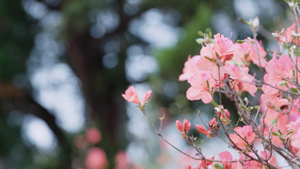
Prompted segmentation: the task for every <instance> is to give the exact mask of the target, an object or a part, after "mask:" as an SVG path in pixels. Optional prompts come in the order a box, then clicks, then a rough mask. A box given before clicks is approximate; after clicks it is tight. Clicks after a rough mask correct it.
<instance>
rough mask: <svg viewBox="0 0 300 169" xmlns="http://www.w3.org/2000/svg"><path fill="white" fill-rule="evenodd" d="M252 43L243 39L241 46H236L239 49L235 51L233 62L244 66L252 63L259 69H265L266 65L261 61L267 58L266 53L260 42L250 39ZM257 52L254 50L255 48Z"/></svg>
mask: <svg viewBox="0 0 300 169" xmlns="http://www.w3.org/2000/svg"><path fill="white" fill-rule="evenodd" d="M251 41H252V42H250V40H249V39H245V40H244V43H242V44H236V45H239V46H240V48H239V49H238V50H237V52H236V53H235V54H234V56H233V58H232V59H233V60H235V61H236V62H238V63H242V64H244V65H247V66H248V65H249V63H248V62H250V61H252V62H253V63H254V64H255V65H257V66H259V67H265V66H266V63H265V61H264V60H263V58H265V57H266V56H267V52H266V51H265V49H264V48H263V47H262V45H261V42H258V41H257V40H254V39H251ZM253 43H255V46H256V48H257V50H256V49H255V46H254V44H253Z"/></svg>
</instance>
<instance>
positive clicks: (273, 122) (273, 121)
mask: <svg viewBox="0 0 300 169" xmlns="http://www.w3.org/2000/svg"><path fill="white" fill-rule="evenodd" d="M277 120H278V118H277V117H276V118H275V119H274V120H272V121H271V125H272V127H273V126H275V124H276V123H277Z"/></svg>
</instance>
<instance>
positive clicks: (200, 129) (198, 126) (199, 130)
mask: <svg viewBox="0 0 300 169" xmlns="http://www.w3.org/2000/svg"><path fill="white" fill-rule="evenodd" d="M195 127H196V130H197V131H198V132H199V133H202V134H205V135H208V131H207V130H206V129H205V128H204V127H203V126H202V125H199V124H196V125H195Z"/></svg>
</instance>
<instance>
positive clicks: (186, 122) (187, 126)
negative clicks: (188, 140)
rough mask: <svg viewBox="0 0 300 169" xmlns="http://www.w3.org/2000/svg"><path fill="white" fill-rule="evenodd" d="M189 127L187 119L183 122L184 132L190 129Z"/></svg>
mask: <svg viewBox="0 0 300 169" xmlns="http://www.w3.org/2000/svg"><path fill="white" fill-rule="evenodd" d="M191 125H192V124H191V123H190V122H189V121H188V120H187V119H184V120H183V128H184V129H185V131H189V129H190V128H191Z"/></svg>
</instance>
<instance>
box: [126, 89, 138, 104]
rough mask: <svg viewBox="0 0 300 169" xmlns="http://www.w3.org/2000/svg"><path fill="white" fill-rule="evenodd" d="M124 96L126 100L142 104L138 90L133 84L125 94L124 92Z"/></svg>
mask: <svg viewBox="0 0 300 169" xmlns="http://www.w3.org/2000/svg"><path fill="white" fill-rule="evenodd" d="M122 96H123V97H124V99H125V100H127V101H129V102H132V103H136V104H140V100H139V97H138V95H137V93H136V90H135V89H134V87H133V86H130V87H129V88H128V89H127V90H126V91H125V94H122Z"/></svg>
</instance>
